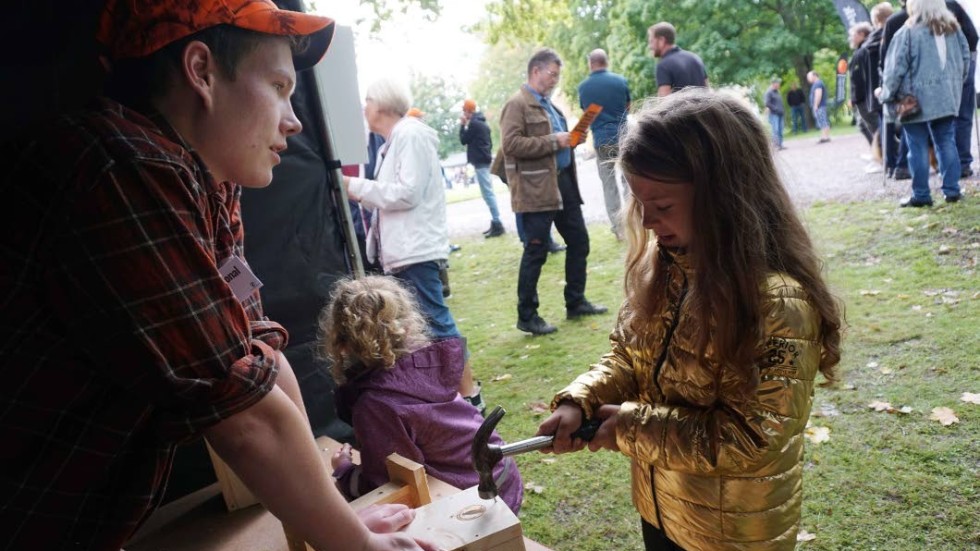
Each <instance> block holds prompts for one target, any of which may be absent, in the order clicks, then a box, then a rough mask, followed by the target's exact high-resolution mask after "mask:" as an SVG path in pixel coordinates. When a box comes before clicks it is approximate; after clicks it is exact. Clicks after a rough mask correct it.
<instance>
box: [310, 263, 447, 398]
mask: <svg viewBox="0 0 980 551" xmlns="http://www.w3.org/2000/svg"><path fill="white" fill-rule="evenodd" d="M318 325H319V331H320V344H319V346H320V353H321V355H323V356H325V357H327V358H328V359H330V360H331V361H332V362H333V365H332V366H331V368H330V372H331V374H332V375H333V378H334V380H335V381H337V384H344V383H345V382H347V380H348V379H349V378H350V377H351V376H354V375H355V374H353V373H351V371H350V369H352V368H356V369H357V374H360V373H363V372H366V371H371V370H374V369H390V368H391V367H392V366H394V365H395V362H396V361H397V360H398V358H400V357H402V356H404V355H405V354H408V353H410V352H412V351H414V350H417V349H419V348H421V347H423V346H425V345H426V344H428V343H429V336H428V333H427V327H428V326H427V324H426V321H425V318H424V317H423V316H422V314H421V313H420V310H419V306H418V303H417V302H416V300H415V296H414V295H413V294H412V293H411V292H410V291H409V290H408V289H406V288H405V287H404V286H403V285H402V284H401V283H400V282H399V281H398V280H396V279H395V278H393V277H387V276H366V277H362V278H360V279H341V280H339V281H338V282H337V283H336V284H334V288H333V291H332V292H331V293H330V302H329V303H328V304H327V306H326V307H325V308H324V309H323V311H322V312H320V319H319V322H318Z"/></svg>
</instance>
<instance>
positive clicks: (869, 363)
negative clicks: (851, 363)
mask: <svg viewBox="0 0 980 551" xmlns="http://www.w3.org/2000/svg"><path fill="white" fill-rule="evenodd" d="M868 367H870V368H871V369H878V362H868Z"/></svg>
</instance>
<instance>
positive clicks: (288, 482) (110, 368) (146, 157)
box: [0, 0, 419, 550]
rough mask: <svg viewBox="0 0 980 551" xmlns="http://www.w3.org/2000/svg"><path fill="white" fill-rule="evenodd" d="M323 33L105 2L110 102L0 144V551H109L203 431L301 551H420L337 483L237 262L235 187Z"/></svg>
mask: <svg viewBox="0 0 980 551" xmlns="http://www.w3.org/2000/svg"><path fill="white" fill-rule="evenodd" d="M332 34H333V22H332V21H331V20H330V19H327V18H325V17H319V16H313V15H307V14H302V13H297V12H289V11H281V10H279V9H278V8H277V7H276V6H275V4H274V3H273V2H272V1H271V0H196V1H191V0H160V1H156V2H142V1H140V0H108V1H107V2H106V6H105V8H104V12H103V14H102V18H101V22H100V28H99V31H98V39H99V41H100V43H101V44H102V45H103V46H104V47H105V53H106V60H107V62H108V64H109V65H110V67H111V70H110V73H109V80H108V83H107V90H108V92H109V94H108V95H109V97H107V98H100V99H98V100H97V101H96V103H95V105H93V106H91V107H90V108H89V109H87V110H86V111H83V112H80V113H77V114H74V115H70V116H66V117H63V118H62V119H60V120H59V121H58V123H56V124H55V125H54V126H53V127H52V128H46V129H44V131H43V133H39V134H38V139H35V140H33V141H29V143H27V144H26V145H23V146H22V147H17V148H14V149H11V150H7V151H5V153H4V156H5V157H7V158H6V159H5V162H4V163H3V165H2V166H4V168H5V170H6V174H5V178H4V180H3V181H2V184H0V190H2V191H3V193H4V196H5V200H6V206H7V208H6V209H5V214H4V216H0V219H2V222H0V224H2V226H0V235H3V244H2V246H0V266H2V268H0V305H2V306H0V311H2V315H0V324H2V326H0V329H2V330H0V334H2V336H0V357H3V358H4V368H5V369H4V373H5V379H6V381H5V384H4V385H2V387H0V440H2V441H3V442H4V445H3V450H4V451H2V452H0V457H2V459H3V471H4V476H3V477H2V479H0V496H2V497H0V528H2V530H0V531H2V533H3V538H2V540H3V543H0V548H2V549H69V548H70V549H97V550H109V549H119V548H120V547H121V546H122V545H123V544H124V543H125V542H126V540H127V539H128V538H129V537H130V536H131V535H132V534H133V532H135V530H136V529H137V528H138V527H139V525H140V524H141V523H142V521H144V520H145V519H146V518H147V516H148V515H149V514H150V513H151V512H152V511H153V509H154V508H155V507H156V506H157V505H158V504H159V502H160V500H161V498H162V496H163V490H164V487H165V484H166V480H167V477H168V475H169V472H170V467H171V463H172V458H173V453H174V449H175V447H176V446H177V445H178V444H179V443H181V442H186V441H188V440H191V439H194V438H199V437H200V436H202V435H203V436H206V437H207V438H208V440H209V442H210V443H211V445H212V446H213V447H214V448H215V450H217V452H218V453H219V454H220V455H221V456H222V457H223V458H224V459H225V461H227V462H228V464H229V465H230V466H231V467H232V468H233V469H234V470H235V471H236V473H238V475H239V476H240V477H241V478H242V479H243V480H244V482H245V483H246V484H247V485H248V486H249V488H251V489H252V491H253V492H254V493H255V494H256V496H258V497H259V499H261V500H262V502H263V503H264V504H265V505H266V507H267V508H268V509H269V510H270V511H272V512H273V513H274V514H275V515H277V516H278V517H279V518H280V519H281V520H282V521H283V522H284V523H285V524H287V525H289V526H290V527H291V529H292V530H293V531H294V532H295V533H296V534H297V535H298V536H300V537H303V538H304V539H306V540H307V541H309V542H310V543H311V544H313V545H314V547H316V548H318V549H419V544H418V543H417V542H414V541H413V540H411V538H408V537H407V536H405V535H403V534H384V535H383V534H377V533H373V532H371V531H369V530H368V528H367V527H366V526H365V524H364V522H362V521H361V520H360V519H359V518H358V517H357V516H356V515H355V513H354V512H353V511H352V510H351V509H350V508H349V507H348V506H347V505H346V503H345V502H344V500H343V498H342V497H341V496H340V494H339V493H338V492H337V490H336V489H335V487H334V485H333V482H332V481H331V479H330V477H329V476H328V474H327V472H326V470H325V467H324V465H323V462H322V460H321V457H320V454H319V452H318V450H317V447H316V444H315V442H314V440H313V438H312V434H311V431H310V429H309V425H308V422H307V420H306V418H305V413H304V409H303V405H302V399H301V397H300V393H299V386H298V384H297V382H296V378H295V376H294V375H293V373H292V370H291V368H290V367H289V365H288V363H287V362H286V359H285V357H284V355H283V354H282V352H281V350H282V348H283V347H284V346H285V344H286V338H287V335H286V331H285V330H284V329H283V328H282V327H281V326H280V325H278V324H277V323H274V322H272V321H269V320H268V319H267V318H266V317H265V316H264V315H263V313H262V305H261V302H260V300H259V296H258V293H257V292H256V291H255V289H256V288H257V286H258V280H257V279H255V278H254V275H252V274H251V272H250V270H249V269H248V265H247V263H246V262H245V261H244V257H243V247H242V237H243V235H242V225H241V220H240V206H239V194H240V187H239V186H244V187H264V186H267V185H269V183H270V182H271V180H272V168H273V167H274V166H275V165H277V164H278V163H279V161H280V158H279V154H280V153H281V152H282V150H284V149H285V148H286V138H287V137H288V136H291V135H294V134H296V133H299V132H300V131H301V129H302V127H301V124H300V122H299V120H298V119H297V118H296V116H295V114H294V113H293V109H292V106H291V104H290V96H291V94H292V92H293V89H294V86H295V81H296V73H295V71H296V70H301V69H305V68H308V67H311V66H312V65H314V64H315V63H316V62H317V61H318V60H319V59H320V58H321V57H322V55H323V53H324V52H325V51H326V48H327V45H328V44H329V42H330V39H331V37H332ZM110 98H111V99H110ZM387 515H391V516H387ZM411 516H412V515H411V512H410V511H409V510H406V509H389V510H387V511H385V512H384V513H376V515H375V516H374V517H371V518H368V519H366V520H367V521H368V523H369V524H371V526H372V527H373V528H375V529H377V530H379V531H390V530H394V529H396V528H398V527H400V526H402V525H404V524H407V522H409V521H410V520H411Z"/></svg>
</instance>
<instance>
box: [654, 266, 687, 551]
mask: <svg viewBox="0 0 980 551" xmlns="http://www.w3.org/2000/svg"><path fill="white" fill-rule="evenodd" d="M681 275H683V276H684V283H683V285H682V287H681V292H680V295H679V296H678V297H677V307H676V308H675V309H674V323H672V324H670V327H668V328H667V335H666V336H665V337H664V341H663V346H662V348H663V350H661V351H660V358H658V359H657V364H656V365H655V366H654V368H653V384H654V385H656V387H657V392H658V393H659V394H660V396H661V398H663V397H665V395H664V391H663V389H661V388H660V369H661V368H662V367H663V365H664V362H665V361H666V360H667V347H669V346H670V340H671V339H672V338H674V330H675V329H677V326H678V325H680V323H681V306H682V305H683V304H684V298H685V297H687V274H686V273H685V272H684V270H681ZM655 480H656V474H655V473H654V472H653V466H652V465H651V466H650V494H651V495H653V506H654V507H655V508H656V509H657V524H659V525H660V530H661V531H663V532H664V535H665V536H666V535H667V531H666V530H665V529H664V519H663V517H662V516H660V503H659V502H657V484H656V482H655Z"/></svg>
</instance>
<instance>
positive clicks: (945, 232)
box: [943, 228, 960, 235]
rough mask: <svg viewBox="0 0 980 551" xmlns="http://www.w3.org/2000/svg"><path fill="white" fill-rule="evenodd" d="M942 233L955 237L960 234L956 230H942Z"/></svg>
mask: <svg viewBox="0 0 980 551" xmlns="http://www.w3.org/2000/svg"><path fill="white" fill-rule="evenodd" d="M943 233H944V234H946V235H956V234H958V233H960V230H958V229H956V228H943Z"/></svg>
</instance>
